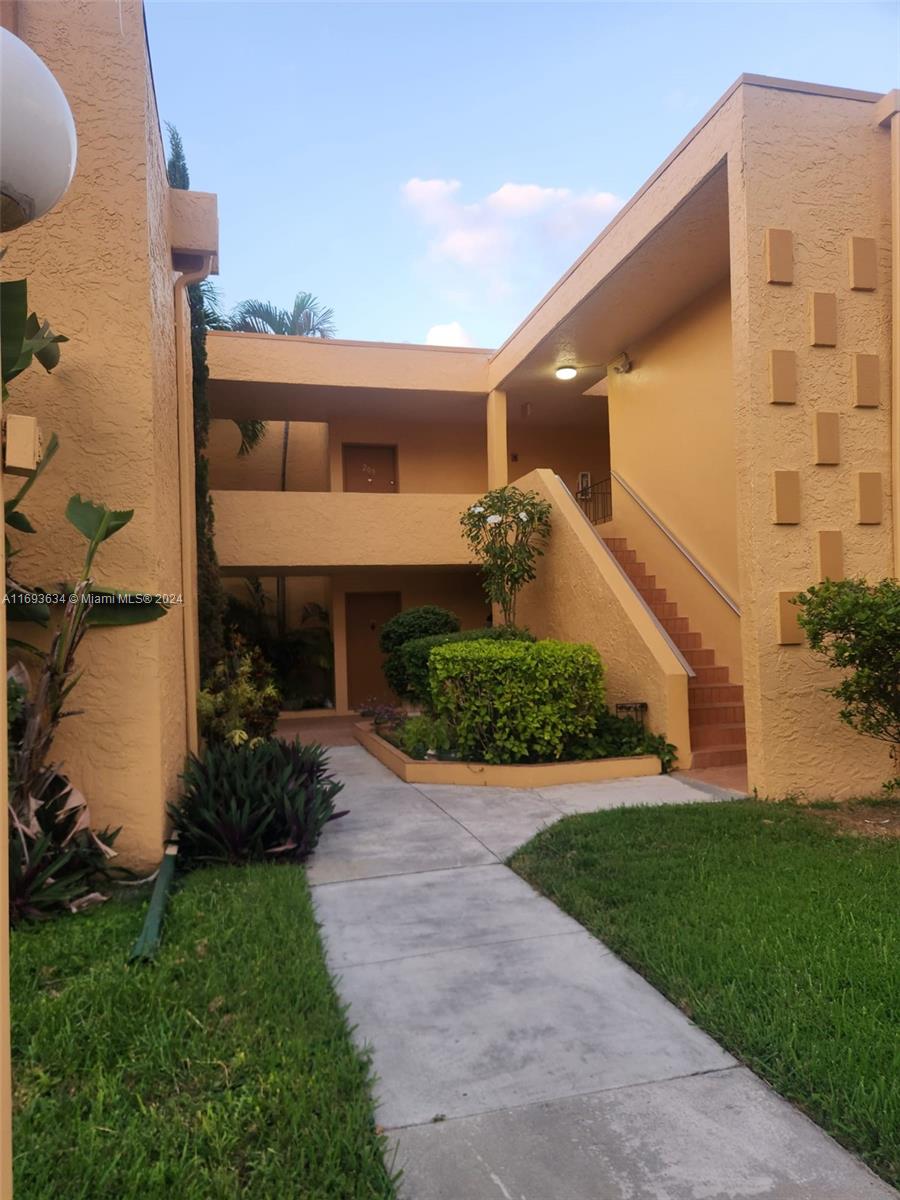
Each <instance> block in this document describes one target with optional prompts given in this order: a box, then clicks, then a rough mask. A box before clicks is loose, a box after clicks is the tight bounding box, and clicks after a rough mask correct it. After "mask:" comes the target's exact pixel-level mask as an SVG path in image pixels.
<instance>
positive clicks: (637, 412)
mask: <svg viewBox="0 0 900 1200" xmlns="http://www.w3.org/2000/svg"><path fill="white" fill-rule="evenodd" d="M628 353H629V357H630V358H631V360H632V364H633V366H632V369H631V371H630V372H629V373H628V374H625V375H619V374H616V373H615V372H614V371H613V372H611V373H610V375H609V440H610V457H611V462H612V467H613V469H614V470H615V471H617V472H618V473H619V474H620V475H621V476H622V477H623V478H624V479H625V481H626V482H627V483H628V484H630V485H631V487H632V488H633V489H634V491H636V492H637V494H638V495H639V496H640V497H641V499H642V500H643V501H644V502H645V503H646V504H647V505H648V506H649V507H650V508H651V509H652V510H653V511H654V512H655V513H656V515H657V516H658V517H659V518H660V520H662V521H663V522H664V523H665V524H666V525H667V526H668V527H669V529H671V530H672V532H673V533H674V534H675V536H676V537H678V538H679V540H680V541H681V542H683V543H684V545H685V546H686V547H687V549H688V550H690V551H691V553H692V554H693V555H695V557H696V558H697V559H698V560H699V561H700V562H701V563H702V564H703V566H704V567H705V568H706V569H707V570H708V571H709V573H710V574H711V575H712V576H713V577H714V578H715V579H717V580H718V582H719V583H721V584H722V585H723V586H724V587H725V589H726V590H727V591H728V592H729V593H730V594H731V595H732V596H733V597H734V598H735V599H737V598H738V594H739V585H738V562H737V502H736V498H735V470H734V468H735V452H734V440H735V432H734V395H733V387H732V379H731V296H730V292H729V286H728V282H727V280H726V281H724V282H723V283H722V284H721V285H720V286H718V287H716V288H714V289H713V290H712V291H711V292H709V293H708V294H707V295H705V296H702V297H700V299H698V300H696V301H695V302H694V303H693V304H691V305H689V306H688V307H687V308H686V309H685V310H684V311H683V312H681V313H679V314H678V315H677V316H676V317H674V318H673V319H672V320H670V321H667V322H666V324H665V325H663V326H662V327H661V328H660V329H658V330H656V332H655V333H653V334H652V335H651V336H650V337H648V338H646V339H645V340H644V341H642V342H641V343H640V344H638V345H636V346H629V347H628ZM653 565H654V564H652V563H651V564H650V566H651V569H652V567H653ZM664 586H667V585H664ZM677 594H678V593H677V587H676V588H675V596H676V597H677Z"/></svg>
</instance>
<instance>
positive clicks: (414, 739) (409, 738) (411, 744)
mask: <svg viewBox="0 0 900 1200" xmlns="http://www.w3.org/2000/svg"><path fill="white" fill-rule="evenodd" d="M394 740H395V741H396V743H397V745H398V746H399V747H400V749H401V750H403V751H404V752H405V753H406V754H408V755H409V757H410V758H425V756H426V755H427V754H428V752H429V751H430V750H433V751H434V752H435V753H436V754H437V755H438V756H439V757H440V756H441V755H443V754H446V753H447V752H448V751H449V750H450V749H451V739H450V731H449V730H448V728H447V724H446V722H445V721H441V720H438V719H436V718H435V717H429V716H427V715H422V716H420V717H407V719H406V720H405V721H404V722H403V724H402V725H401V726H400V728H399V729H398V730H397V731H396V732H395V734H394Z"/></svg>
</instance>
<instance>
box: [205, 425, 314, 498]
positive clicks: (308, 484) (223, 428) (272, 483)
mask: <svg viewBox="0 0 900 1200" xmlns="http://www.w3.org/2000/svg"><path fill="white" fill-rule="evenodd" d="M288 425H289V430H288V455H287V490H288V491H296V492H327V491H328V488H329V459H328V426H327V425H323V424H321V423H320V422H317V421H289V422H288ZM240 444H241V435H240V433H239V432H238V428H237V426H236V425H235V423H234V421H223V420H213V421H210V423H209V443H208V445H207V457H208V459H209V486H210V488H211V489H213V490H216V489H219V488H221V489H224V490H238V491H256V492H264V491H273V492H277V491H280V489H281V464H282V455H283V450H284V422H283V421H269V422H268V423H267V429H266V434H265V437H264V438H263V440H262V441H261V442H260V443H259V445H258V446H257V447H256V449H255V450H253V451H252V453H250V454H245V455H239V454H238V448H239V447H240Z"/></svg>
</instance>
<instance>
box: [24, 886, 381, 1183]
mask: <svg viewBox="0 0 900 1200" xmlns="http://www.w3.org/2000/svg"><path fill="white" fill-rule="evenodd" d="M145 903H146V902H145V901H135V900H131V901H130V902H129V901H121V902H120V901H110V902H108V903H107V904H105V905H103V906H102V907H101V908H99V909H97V910H95V911H93V912H91V913H89V914H85V915H81V916H74V917H66V918H62V919H60V920H57V921H54V922H52V923H49V924H46V925H43V926H32V927H29V928H24V929H20V930H17V931H16V932H15V933H14V934H13V936H12V988H13V1070H14V1072H15V1176H16V1197H17V1200H43V1198H44V1197H46V1198H47V1200H50V1198H51V1197H53V1198H54V1200H82V1198H83V1200H106V1198H109V1200H131V1198H134V1200H138V1198H139V1200H232V1198H234V1200H237V1198H238V1197H240V1198H241V1200H369V1198H375V1197H377V1198H378V1200H382V1198H383V1200H390V1198H392V1197H394V1195H395V1190H394V1186H393V1182H392V1180H391V1178H390V1176H389V1173H388V1171H387V1170H386V1169H385V1167H384V1165H383V1163H382V1148H383V1147H382V1141H383V1139H382V1138H381V1137H380V1136H379V1134H378V1132H377V1131H376V1128H375V1125H374V1122H373V1117H372V1105H371V1100H370V1092H369V1088H370V1082H371V1081H370V1075H369V1067H368V1064H367V1063H366V1061H365V1060H364V1059H363V1058H362V1057H361V1056H360V1055H359V1054H358V1053H357V1051H356V1050H355V1049H354V1047H353V1045H352V1043H351V1041H350V1037H349V1033H348V1026H347V1023H346V1021H345V1018H344V1014H343V1012H342V1009H341V1007H340V1005H339V1003H338V1000H337V999H336V997H335V993H334V990H333V988H332V985H331V981H330V979H329V976H328V972H327V970H326V967H325V963H324V960H323V957H322V950H321V946H320V943H319V937H318V933H317V930H316V926H315V922H314V919H313V911H312V905H311V901H310V897H309V891H308V889H307V886H306V878H305V875H304V873H303V871H302V870H301V869H300V868H295V867H288V866H277V867H276V866H263V867H245V868H240V869H216V870H208V871H198V872H196V873H194V874H193V875H191V876H189V877H188V878H187V881H186V883H185V886H184V887H183V889H182V890H180V891H178V892H177V893H176V894H175V895H174V896H173V898H172V901H171V903H170V907H169V912H168V916H167V919H166V926H165V940H164V942H163V948H162V951H161V953H160V956H159V961H158V962H157V964H156V965H152V966H151V965H138V966H126V965H125V958H126V955H127V952H128V949H129V947H130V945H131V943H132V942H133V941H134V939H135V937H136V936H137V933H138V931H139V929H140V926H141V922H142V918H143V912H144V907H145Z"/></svg>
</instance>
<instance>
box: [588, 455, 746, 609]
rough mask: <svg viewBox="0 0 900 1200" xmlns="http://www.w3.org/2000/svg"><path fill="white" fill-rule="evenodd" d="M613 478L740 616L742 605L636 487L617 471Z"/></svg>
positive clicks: (614, 472) (613, 473)
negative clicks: (662, 519) (678, 536)
mask: <svg viewBox="0 0 900 1200" xmlns="http://www.w3.org/2000/svg"><path fill="white" fill-rule="evenodd" d="M612 478H613V479H614V480H615V481H616V483H617V484H618V485H619V487H621V488H622V489H623V490H624V491H626V492H627V493H628V495H629V496H630V497H631V499H632V500H633V501H634V502H635V504H636V505H637V506H638V508H639V509H641V511H642V512H643V513H644V514H645V515H646V516H647V517H649V518H650V520H651V521H652V522H653V524H654V525H655V526H656V528H657V529H658V530H659V531H660V533H662V534H663V535H664V536H665V537H667V538H668V539H669V541H670V542H671V543H672V545H673V546H674V547H675V549H676V550H678V552H679V553H680V554H682V555H683V556H684V557H685V558H686V559H687V561H688V562H689V563H690V564H691V566H692V567H693V568H694V570H695V571H697V573H698V574H700V575H702V576H703V578H704V579H705V580H706V582H707V583H708V584H709V586H710V587H711V588H712V589H713V591H714V592H715V593H716V594H717V595H718V596H719V597H720V598H721V599H722V600H724V601H725V603H726V604H727V605H728V607H729V608H730V609H731V610H732V612H734V613H736V615H737V616H740V615H741V608H740V605H739V604H738V603H737V601H736V600H733V599H732V598H731V596H729V594H728V593H727V592H726V591H725V589H724V588H723V587H722V585H721V584H720V583H719V582H718V581H717V580H716V579H714V578H713V576H712V575H710V573H709V571H707V570H706V568H705V567H704V566H703V564H702V563H700V562H698V561H697V559H696V558H695V557H694V556H693V554H691V552H690V550H688V548H687V546H685V544H684V543H683V542H682V541H680V540H679V539H678V538H677V537H676V536H675V534H674V533H673V532H672V530H671V529H669V527H668V525H665V524H664V523H663V522H662V521H661V520H660V519H659V517H658V516H657V515H656V513H655V512H654V511H653V509H652V508H651V507H650V506H649V505H648V504H646V503H645V502H644V501H643V500H642V499H641V497H640V496H639V495H638V494H637V492H636V491H635V490H634V488H633V487H631V485H630V484H628V483H626V482H625V480H624V479H623V478H622V476H621V475H620V474H619V473H618V472H617V471H613V472H612ZM608 519H609V518H608Z"/></svg>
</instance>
